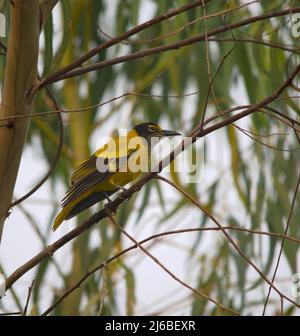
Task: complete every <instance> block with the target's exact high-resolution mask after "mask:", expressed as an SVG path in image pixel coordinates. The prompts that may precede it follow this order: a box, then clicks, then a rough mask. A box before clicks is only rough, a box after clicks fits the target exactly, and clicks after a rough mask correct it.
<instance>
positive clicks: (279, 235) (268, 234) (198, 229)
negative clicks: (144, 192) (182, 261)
mask: <svg viewBox="0 0 300 336" xmlns="http://www.w3.org/2000/svg"><path fill="white" fill-rule="evenodd" d="M223 229H224V230H233V231H239V232H245V233H253V234H258V235H265V236H270V237H275V238H282V237H285V238H286V239H287V240H289V241H292V242H295V243H297V244H300V239H297V238H294V237H290V236H284V235H283V234H282V233H276V232H266V231H259V230H253V229H246V228H241V227H234V226H223ZM206 231H221V230H220V228H219V227H203V228H199V227H197V228H188V229H178V230H172V231H166V232H161V233H157V234H154V235H152V236H150V237H147V238H145V239H143V240H142V241H140V242H139V244H140V245H143V244H145V243H147V242H149V241H152V240H154V239H159V238H161V237H164V236H170V235H177V234H181V233H192V232H206ZM136 248H138V245H137V244H134V245H131V246H130V247H128V248H126V249H124V250H123V251H121V252H119V253H117V254H116V255H114V256H112V257H110V258H109V259H107V260H106V261H104V262H102V263H101V264H100V265H98V266H96V267H94V268H93V269H92V270H90V271H87V272H86V274H85V275H84V276H83V277H82V278H80V279H79V280H78V281H77V282H76V283H75V284H74V285H72V286H71V287H70V288H69V289H68V290H66V291H65V292H64V293H62V295H61V296H60V297H59V298H58V299H57V301H56V302H54V303H53V304H52V305H51V307H49V308H48V309H47V310H46V311H45V312H44V313H43V314H42V315H48V314H49V313H51V311H53V310H54V309H55V308H56V307H57V306H58V305H59V304H60V303H61V302H62V301H63V300H64V299H65V298H66V297H67V296H69V295H70V294H72V293H73V292H74V291H75V290H76V289H79V288H80V287H81V285H82V284H83V283H84V282H85V281H86V280H87V279H88V278H89V277H90V276H91V275H93V274H94V273H96V272H97V271H99V270H101V269H102V268H104V267H106V266H107V265H108V264H110V263H111V262H113V261H114V260H116V259H118V258H119V257H121V256H122V255H124V254H126V253H128V252H129V251H132V250H134V249H136Z"/></svg>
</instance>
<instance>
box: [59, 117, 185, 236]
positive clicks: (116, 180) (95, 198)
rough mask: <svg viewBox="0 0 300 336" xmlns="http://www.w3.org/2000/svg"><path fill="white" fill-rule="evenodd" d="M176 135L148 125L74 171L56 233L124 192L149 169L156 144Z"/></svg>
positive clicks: (109, 145) (108, 145)
mask: <svg viewBox="0 0 300 336" xmlns="http://www.w3.org/2000/svg"><path fill="white" fill-rule="evenodd" d="M175 135H180V133H178V132H175V131H168V130H163V129H161V127H160V126H159V125H157V124H155V123H150V122H148V123H143V124H139V125H137V126H135V127H134V128H133V129H132V130H131V131H130V132H129V133H127V135H126V136H119V137H114V138H112V139H111V140H110V141H109V142H108V143H106V144H105V145H104V146H102V147H101V148H100V149H98V150H97V151H96V152H95V153H94V154H92V155H91V156H90V157H89V158H88V159H86V160H85V161H83V162H82V163H81V164H80V165H79V166H78V167H77V168H76V169H75V171H74V174H73V176H72V178H71V187H70V189H69V190H68V191H67V193H66V196H65V198H64V199H63V200H62V210H61V212H60V213H59V214H58V216H57V217H56V219H55V221H54V225H53V230H56V229H57V228H58V227H59V226H60V225H61V223H62V222H63V221H64V220H68V219H70V218H72V217H74V216H76V215H78V214H79V213H80V212H82V211H83V210H85V209H87V208H89V207H91V206H92V205H94V204H96V203H98V202H100V201H102V200H104V199H108V200H109V196H110V195H112V194H113V193H115V192H116V191H118V190H120V189H125V188H124V186H125V185H126V184H128V183H129V182H131V181H133V180H134V179H135V178H136V177H137V176H138V175H140V174H141V173H142V172H143V171H145V170H144V169H145V168H146V166H147V167H148V165H149V160H148V159H149V155H150V153H151V149H152V147H153V144H155V143H157V140H160V139H161V138H163V137H169V136H175ZM154 140H156V141H154Z"/></svg>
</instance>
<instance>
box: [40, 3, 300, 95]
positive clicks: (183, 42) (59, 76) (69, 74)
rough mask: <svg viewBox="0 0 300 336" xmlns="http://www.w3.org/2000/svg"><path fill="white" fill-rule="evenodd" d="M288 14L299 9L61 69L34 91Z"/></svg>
mask: <svg viewBox="0 0 300 336" xmlns="http://www.w3.org/2000/svg"><path fill="white" fill-rule="evenodd" d="M201 1H202V0H201ZM201 1H200V2H201ZM290 13H300V7H295V8H288V9H285V10H281V11H277V12H270V13H266V14H262V15H258V16H253V17H250V18H248V19H245V20H241V21H239V22H236V23H232V24H226V25H225V26H221V27H219V28H216V29H213V30H211V31H209V32H208V33H207V34H200V35H196V36H193V37H190V38H187V39H184V40H181V41H179V42H175V43H171V44H166V45H163V46H159V47H154V48H150V49H146V50H142V51H138V52H135V53H132V54H129V55H125V56H119V57H115V58H112V59H109V60H104V61H101V62H97V63H94V64H91V65H87V66H82V67H80V68H78V69H75V68H76V67H75V68H74V70H72V71H70V70H68V71H67V69H66V70H64V71H63V69H62V70H59V71H58V72H56V73H54V74H52V75H51V74H50V75H49V76H48V77H46V78H45V79H43V80H42V81H41V82H40V83H38V84H37V86H36V88H35V90H40V89H41V88H43V87H44V86H46V85H48V84H50V83H53V82H57V81H60V80H63V79H66V78H70V77H75V76H80V75H83V74H85V73H88V72H91V71H94V70H99V69H103V68H105V67H108V66H111V65H115V64H120V63H124V62H127V61H130V60H135V59H139V58H143V57H146V56H150V55H154V54H158V53H161V52H165V51H169V50H174V49H179V48H182V47H185V46H188V45H191V44H194V43H196V42H200V41H204V40H205V36H206V35H207V37H212V36H215V35H218V34H221V33H224V32H227V31H231V30H233V29H236V28H239V27H242V26H246V25H249V24H251V23H253V22H259V21H263V20H267V19H269V18H273V17H279V16H284V15H289V14H290ZM110 41H112V40H110ZM107 42H109V41H107ZM79 65H81V64H79Z"/></svg>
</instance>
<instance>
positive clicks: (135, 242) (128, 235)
mask: <svg viewBox="0 0 300 336" xmlns="http://www.w3.org/2000/svg"><path fill="white" fill-rule="evenodd" d="M108 218H109V219H110V221H111V222H112V223H113V224H114V225H115V226H116V228H117V229H119V230H120V231H121V232H122V233H123V234H124V235H125V236H126V237H127V238H128V239H129V240H131V241H132V242H133V243H134V244H136V245H137V246H138V248H139V249H140V250H141V251H143V252H144V253H145V254H146V255H147V256H148V257H149V258H150V259H152V260H153V261H154V262H155V263H156V264H157V265H158V266H159V267H160V268H162V269H163V270H164V271H165V272H166V273H167V274H169V275H170V276H171V278H173V279H174V280H175V281H177V282H178V283H179V284H181V285H182V286H184V287H186V288H187V289H189V290H190V291H192V292H193V293H194V294H196V295H198V296H200V297H202V299H205V300H207V301H210V302H212V303H214V304H215V305H216V306H217V307H219V308H220V309H222V310H224V311H227V312H229V313H231V314H234V315H239V313H238V312H236V311H235V310H233V309H230V308H228V307H225V306H223V305H222V304H221V303H219V302H218V301H216V300H215V299H212V298H211V297H209V296H208V295H206V294H205V293H203V292H200V291H199V290H197V289H195V288H193V287H191V286H190V285H188V284H187V283H186V282H184V281H183V280H181V279H180V278H178V277H177V276H176V275H175V274H174V273H173V272H171V271H170V270H169V269H168V268H167V267H166V266H165V265H163V264H162V263H161V262H160V261H159V260H158V259H157V258H156V257H154V255H153V254H151V253H150V252H148V251H147V250H146V249H145V248H144V247H143V246H142V245H141V244H140V243H139V242H138V241H137V240H136V239H135V238H133V237H132V236H131V235H130V234H129V233H128V232H127V231H126V230H124V229H123V228H122V227H121V225H119V223H118V222H117V221H116V220H115V218H114V217H113V216H112V215H111V213H110V212H109V210H108Z"/></svg>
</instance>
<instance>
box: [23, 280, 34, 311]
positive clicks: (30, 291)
mask: <svg viewBox="0 0 300 336" xmlns="http://www.w3.org/2000/svg"><path fill="white" fill-rule="evenodd" d="M33 286H34V280H32V282H31V285H30V286H29V287H28V294H27V299H26V304H25V307H24V310H23V316H26V314H27V310H28V305H29V301H30V297H31V293H32V289H33Z"/></svg>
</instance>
